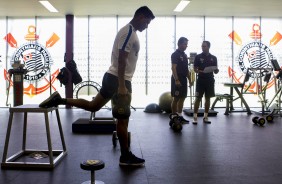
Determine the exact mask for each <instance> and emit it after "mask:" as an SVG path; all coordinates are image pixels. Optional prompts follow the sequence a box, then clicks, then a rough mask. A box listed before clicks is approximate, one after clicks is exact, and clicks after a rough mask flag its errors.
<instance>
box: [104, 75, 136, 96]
mask: <svg viewBox="0 0 282 184" xmlns="http://www.w3.org/2000/svg"><path fill="white" fill-rule="evenodd" d="M125 86H126V88H127V90H128V92H129V93H132V88H131V81H127V80H126V81H125ZM117 90H118V77H117V76H114V75H112V74H110V73H107V72H106V73H105V74H104V77H103V81H102V87H101V89H100V94H101V95H102V97H104V98H105V99H111V98H112V96H113V95H114V94H115V93H117Z"/></svg>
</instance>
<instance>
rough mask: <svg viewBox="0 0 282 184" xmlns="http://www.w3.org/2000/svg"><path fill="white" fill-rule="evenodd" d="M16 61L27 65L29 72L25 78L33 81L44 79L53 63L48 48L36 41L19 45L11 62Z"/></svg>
mask: <svg viewBox="0 0 282 184" xmlns="http://www.w3.org/2000/svg"><path fill="white" fill-rule="evenodd" d="M15 61H20V63H22V64H24V65H25V68H26V69H27V71H28V72H27V74H25V76H24V79H25V80H27V81H30V82H32V83H33V82H35V81H37V80H40V79H42V78H43V77H44V76H45V75H46V74H47V73H48V72H49V69H50V66H51V64H52V63H53V62H52V58H51V55H50V54H49V52H48V50H47V49H46V48H45V47H44V46H43V45H41V44H39V43H34V42H32V43H26V44H24V45H22V46H21V47H19V48H18V49H17V50H16V52H15V53H14V55H13V57H12V61H11V64H13V63H14V62H15Z"/></svg>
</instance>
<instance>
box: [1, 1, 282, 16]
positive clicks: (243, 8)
mask: <svg viewBox="0 0 282 184" xmlns="http://www.w3.org/2000/svg"><path fill="white" fill-rule="evenodd" d="M49 1H50V2H51V3H52V4H53V5H54V6H55V7H56V8H57V10H58V11H59V13H50V12H48V11H47V10H46V9H45V8H44V7H43V6H42V5H41V4H40V3H39V2H38V0H0V16H1V17H3V16H9V17H34V16H39V17H40V16H46V17H64V16H65V15H66V14H73V15H75V16H86V15H93V16H112V15H119V16H131V15H133V13H134V11H135V10H136V9H137V8H138V7H140V6H143V5H147V6H148V7H149V8H150V9H151V10H152V11H153V13H154V14H155V15H156V16H171V15H178V16H235V17H236V16H240V17H253V16H262V17H282V11H281V8H282V0H192V1H191V3H190V4H189V5H188V6H187V7H186V8H185V9H184V11H183V12H181V13H175V12H173V9H174V8H175V7H176V5H177V4H178V2H179V1H180V0H49Z"/></svg>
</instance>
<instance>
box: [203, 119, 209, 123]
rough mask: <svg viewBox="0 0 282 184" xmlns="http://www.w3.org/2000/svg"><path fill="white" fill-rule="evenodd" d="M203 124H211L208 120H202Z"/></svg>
mask: <svg viewBox="0 0 282 184" xmlns="http://www.w3.org/2000/svg"><path fill="white" fill-rule="evenodd" d="M203 123H206V124H211V121H209V120H208V118H203Z"/></svg>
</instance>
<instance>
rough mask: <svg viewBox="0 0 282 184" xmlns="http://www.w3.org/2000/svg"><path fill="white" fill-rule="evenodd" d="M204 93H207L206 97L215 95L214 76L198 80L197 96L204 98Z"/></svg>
mask: <svg viewBox="0 0 282 184" xmlns="http://www.w3.org/2000/svg"><path fill="white" fill-rule="evenodd" d="M204 94H205V97H207V98H211V97H214V96H215V92H214V79H213V78H212V79H198V80H197V82H196V92H195V96H196V97H198V98H202V97H203V96H204Z"/></svg>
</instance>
